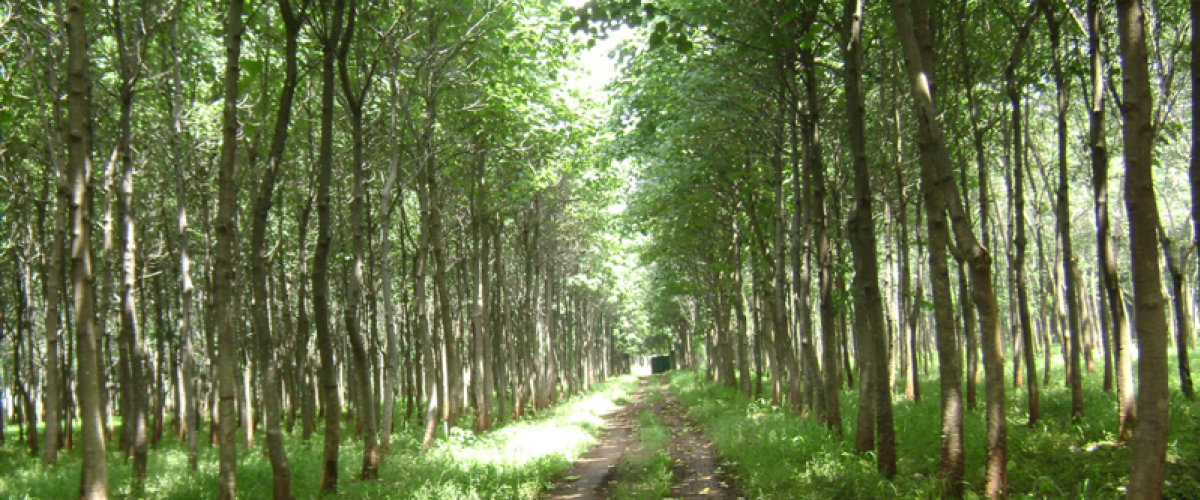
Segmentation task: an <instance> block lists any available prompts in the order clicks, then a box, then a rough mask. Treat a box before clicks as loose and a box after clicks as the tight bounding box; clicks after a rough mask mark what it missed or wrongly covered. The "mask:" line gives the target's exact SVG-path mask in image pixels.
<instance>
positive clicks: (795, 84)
mask: <svg viewBox="0 0 1200 500" xmlns="http://www.w3.org/2000/svg"><path fill="white" fill-rule="evenodd" d="M1188 8H1189V7H1188V5H1187V4H1186V3H1184V2H1175V1H1165V0H1163V1H1156V2H1153V3H1146V4H1144V3H1143V2H1142V1H1139V0H1121V1H1118V2H1115V4H1114V3H1113V2H1105V1H1103V0H1089V1H1087V2H1086V5H1084V2H1058V1H1033V2H1016V3H1014V2H1003V1H989V0H980V1H964V2H942V1H937V0H894V1H891V2H863V1H862V0H846V1H842V2H788V1H784V2H766V3H750V4H738V5H733V4H728V3H723V2H711V1H707V0H670V1H667V0H663V1H656V2H640V1H632V2H626V1H619V0H614V1H597V2H593V3H591V4H589V5H587V6H585V7H583V8H580V9H578V10H577V11H576V12H575V14H576V17H577V22H576V25H575V28H576V29H579V30H590V31H593V32H600V31H604V30H606V29H608V27H609V26H611V24H612V20H620V21H623V22H625V23H628V24H631V25H634V26H640V27H642V29H643V33H644V34H645V39H644V40H645V45H644V46H638V45H634V44H630V45H627V46H625V47H624V48H623V49H622V55H623V56H624V58H625V62H624V65H623V66H624V67H623V69H624V76H623V77H622V79H621V80H620V81H619V83H618V84H617V93H618V94H617V95H618V100H619V101H618V104H617V106H618V109H617V111H618V112H617V122H618V125H617V126H618V127H619V128H620V129H621V130H623V131H624V132H625V133H624V134H623V135H622V136H621V138H620V139H619V141H618V146H619V148H620V149H619V151H618V152H617V153H616V154H617V155H619V156H621V157H627V158H630V159H631V160H632V161H634V162H636V163H637V164H638V165H639V167H640V168H641V172H642V173H641V176H640V178H639V179H638V181H637V190H636V192H635V193H634V194H633V199H632V201H631V202H630V214H631V217H632V218H631V220H632V224H633V225H634V227H635V228H636V229H637V230H639V231H641V232H643V233H645V234H646V235H648V238H647V239H648V241H649V243H648V244H647V245H646V247H645V249H644V251H643V253H642V258H643V260H644V261H645V262H646V263H647V264H649V265H651V266H652V269H651V270H650V271H649V272H650V276H651V280H652V283H651V284H650V285H649V286H650V289H651V290H652V297H653V298H652V300H651V302H650V304H648V307H649V308H650V309H649V311H650V318H651V321H652V322H653V324H655V325H657V326H659V327H661V328H663V329H664V330H668V331H670V332H672V337H673V342H674V345H676V346H677V347H676V349H677V351H678V352H679V353H681V354H682V356H683V357H684V358H685V359H686V360H688V361H692V362H694V361H696V360H698V359H699V357H698V355H699V353H700V352H701V350H700V349H696V348H695V347H696V346H703V350H702V352H703V353H704V354H705V355H706V361H707V362H706V364H705V367H706V370H707V371H708V373H709V375H710V376H711V377H713V378H714V379H716V380H717V381H720V382H723V383H726V384H728V385H729V386H731V387H736V388H740V389H741V390H742V391H745V392H746V394H748V395H753V396H756V397H757V396H759V395H760V394H761V395H763V397H768V396H769V397H770V398H771V399H772V401H774V402H775V403H776V404H785V405H787V406H788V407H791V408H794V409H795V410H797V411H800V412H805V413H806V414H811V415H814V416H815V417H816V418H817V419H819V420H820V421H823V422H825V423H826V424H827V425H828V426H829V427H830V430H831V432H835V433H839V434H840V433H841V432H842V429H841V425H842V424H841V422H842V419H841V416H840V414H839V411H840V409H839V405H838V401H839V398H838V394H839V392H840V390H841V388H842V387H843V386H845V387H855V386H857V388H858V390H859V396H860V397H859V405H858V408H857V411H858V418H857V428H856V429H854V433H855V437H854V442H855V445H856V447H857V448H858V449H859V450H864V451H866V450H875V451H876V453H877V454H876V457H877V460H878V467H879V471H880V472H881V473H882V474H883V475H884V476H886V477H889V478H890V477H892V476H893V475H895V474H896V473H897V470H896V455H895V450H894V444H895V437H894V426H893V423H892V404H893V400H892V398H893V380H896V379H899V383H900V385H902V386H903V388H904V397H907V398H913V399H915V398H919V397H921V392H920V389H921V387H920V384H919V383H918V382H919V380H920V374H919V369H920V367H921V366H922V365H924V364H925V363H926V362H927V361H928V360H929V358H930V357H932V354H931V353H930V352H929V350H930V346H933V347H934V351H935V352H936V357H937V358H936V362H937V367H938V372H937V373H938V376H937V380H938V381H939V385H940V391H939V393H940V397H941V406H942V441H941V467H940V469H941V475H940V478H941V481H942V484H941V486H940V489H941V491H943V492H944V493H945V494H946V495H947V496H951V497H961V496H962V495H963V494H964V489H965V484H966V482H967V481H968V480H969V481H975V479H972V478H966V477H964V475H965V464H964V447H965V446H966V445H967V443H965V438H964V434H963V420H964V412H965V411H968V410H970V409H974V408H976V406H977V404H978V403H977V400H978V398H979V396H978V392H979V389H978V387H977V385H978V382H977V380H978V377H979V371H980V368H979V367H980V365H982V366H983V370H982V371H983V377H984V380H983V389H982V392H983V399H984V404H985V415H986V422H987V424H986V426H987V442H986V448H987V453H986V457H987V458H986V461H987V463H986V467H985V470H986V477H985V478H983V483H982V484H983V493H984V494H986V495H987V496H988V497H992V498H997V497H1003V496H1005V495H1006V492H1007V480H1006V470H1007V458H1006V446H1007V429H1006V410H1005V393H1006V387H1005V384H1006V382H1005V380H1006V378H1005V360H1006V355H1007V356H1011V357H1012V360H1013V366H1012V374H1011V375H1012V379H1013V381H1014V383H1015V384H1016V385H1017V386H1018V387H1023V390H1024V391H1026V393H1027V397H1028V405H1027V412H1028V419H1029V422H1030V423H1033V422H1036V421H1037V420H1038V419H1039V418H1041V408H1040V404H1039V392H1038V391H1039V388H1040V387H1044V385H1045V384H1048V383H1050V360H1051V356H1052V352H1053V350H1055V349H1060V350H1061V352H1062V355H1063V360H1064V365H1065V367H1066V380H1065V382H1066V384H1067V385H1068V387H1069V389H1070V392H1071V395H1072V404H1071V416H1072V417H1073V418H1079V417H1080V416H1081V415H1082V413H1083V411H1084V404H1083V382H1082V381H1083V371H1084V370H1085V364H1084V362H1085V361H1086V369H1087V370H1093V369H1095V368H1094V367H1095V365H1094V361H1093V360H1094V359H1095V356H1096V354H1095V352H1094V351H1095V350H1096V348H1097V347H1099V348H1101V349H1102V351H1103V353H1102V355H1100V356H1101V357H1102V359H1103V370H1104V390H1106V391H1111V390H1114V389H1115V390H1116V392H1117V394H1118V401H1119V405H1118V409H1117V413H1116V415H1114V418H1116V419H1119V421H1120V428H1121V431H1120V438H1121V439H1122V440H1124V439H1128V438H1129V437H1130V436H1134V438H1133V439H1134V446H1133V449H1134V452H1133V469H1132V476H1131V478H1130V485H1129V489H1128V491H1129V495H1130V497H1137V498H1156V497H1159V496H1161V495H1162V488H1163V474H1164V472H1163V471H1164V468H1165V449H1166V443H1167V438H1168V430H1167V412H1168V402H1167V397H1168V393H1167V387H1168V385H1167V380H1168V373H1167V366H1168V365H1167V349H1168V346H1169V340H1168V338H1169V337H1168V332H1169V330H1171V329H1173V330H1174V332H1175V338H1176V341H1175V347H1176V348H1177V349H1178V358H1179V369H1180V372H1179V376H1180V378H1181V388H1182V390H1183V392H1184V393H1185V395H1186V396H1187V397H1189V398H1191V397H1193V388H1192V383H1191V375H1190V372H1189V364H1188V348H1189V344H1191V343H1193V342H1194V329H1193V327H1192V324H1191V319H1190V318H1191V317H1194V315H1195V313H1196V312H1197V311H1196V310H1195V308H1196V303H1195V301H1194V300H1193V299H1191V297H1192V296H1193V294H1192V287H1191V286H1190V285H1189V284H1188V281H1189V280H1188V277H1189V276H1191V273H1193V272H1194V271H1195V269H1196V267H1195V265H1196V259H1195V254H1194V253H1193V250H1194V249H1195V246H1194V244H1193V243H1192V242H1193V239H1192V237H1191V234H1192V233H1191V229H1192V227H1191V226H1190V225H1189V224H1188V223H1187V220H1188V218H1189V216H1191V217H1192V221H1193V222H1194V223H1200V218H1197V217H1196V214H1195V213H1194V210H1195V207H1196V206H1197V204H1198V203H1200V184H1197V181H1198V178H1200V174H1197V169H1196V165H1198V164H1200V163H1197V162H1200V158H1198V157H1197V155H1195V154H1191V152H1190V151H1188V149H1187V148H1188V146H1189V137H1188V136H1187V133H1188V131H1189V127H1190V125H1191V122H1190V121H1189V120H1188V116H1187V115H1186V114H1185V113H1184V110H1185V109H1186V108H1187V104H1188V103H1190V102H1192V97H1191V95H1192V94H1188V92H1189V90H1190V91H1191V92H1194V91H1195V87H1194V86H1190V87H1189V85H1188V81H1187V79H1186V76H1187V74H1188V70H1187V67H1186V64H1187V63H1188V62H1189V61H1191V62H1192V64H1196V59H1195V58H1193V57H1192V53H1191V51H1190V50H1189V46H1188V43H1187V40H1188V37H1189V36H1191V33H1190V32H1189V30H1190V29H1191V28H1189V22H1190V23H1191V26H1192V27H1193V28H1194V27H1195V26H1196V23H1195V22H1193V21H1190V19H1192V18H1191V17H1189V16H1196V15H1200V12H1196V11H1195V10H1194V7H1193V11H1189V10H1188ZM1193 67H1195V66H1193ZM1194 77H1195V73H1193V78H1194ZM1194 109H1195V108H1194V107H1193V110H1194ZM1110 113H1111V114H1114V115H1118V119H1114V120H1109V119H1107V116H1108V115H1109V114H1110ZM1191 130H1194V129H1191ZM1117 137H1119V138H1120V142H1119V144H1120V148H1119V149H1118V150H1119V151H1120V154H1118V155H1114V156H1116V157H1117V158H1122V157H1123V158H1124V161H1123V162H1115V161H1112V160H1110V158H1109V149H1110V146H1109V143H1110V140H1111V141H1112V142H1114V143H1116V142H1117V141H1116V139H1115V138H1117ZM1190 144H1191V145H1192V146H1193V147H1195V146H1196V145H1197V144H1198V142H1197V141H1191V143H1190ZM1189 154H1191V156H1190V161H1191V165H1192V167H1191V171H1190V172H1191V194H1190V195H1189V194H1187V193H1188V185H1187V175H1188V174H1187V171H1186V170H1185V169H1184V167H1183V166H1184V165H1187V164H1188V161H1189ZM1110 163H1115V164H1116V165H1117V166H1118V168H1112V169H1110V166H1109V164H1110ZM1113 179H1123V184H1124V188H1125V189H1124V193H1125V197H1124V199H1125V207H1126V209H1127V210H1119V209H1114V208H1112V207H1110V205H1111V204H1112V203H1111V201H1110V198H1109V192H1110V191H1111V189H1112V188H1111V187H1110V184H1111V183H1113ZM1089 188H1090V189H1089ZM1073 196H1074V198H1075V200H1074V201H1073V200H1072V197H1073ZM1081 196H1082V197H1085V199H1086V200H1087V201H1086V202H1080V201H1078V200H1079V199H1080V197H1081ZM1189 203H1190V205H1189ZM1160 207H1161V212H1160ZM1188 207H1192V208H1191V211H1192V213H1189V208H1188ZM1160 213H1161V214H1162V216H1161V217H1160ZM1125 214H1127V215H1125ZM1121 228H1127V229H1128V233H1127V234H1128V238H1124V237H1120V236H1119V235H1120V234H1121V232H1120V231H1119V229H1121ZM1177 242H1184V243H1183V244H1179V243H1177ZM1089 246H1090V248H1091V250H1086V251H1085V250H1082V249H1083V248H1087V247H1089ZM847 250H848V251H847ZM1118 255H1120V256H1121V258H1120V259H1118V258H1117V256H1118ZM1164 257H1165V259H1164ZM923 261H924V262H923ZM1164 262H1165V267H1166V270H1167V271H1168V274H1169V277H1170V283H1171V287H1170V299H1171V300H1170V302H1169V303H1168V302H1167V300H1166V296H1164V294H1163V286H1162V279H1163V269H1161V268H1160V266H1161V265H1162V264H1163V263H1164ZM926 263H927V264H926ZM1129 290H1132V295H1129V294H1128V291H1129ZM1037 291H1041V293H1038V292H1037ZM1130 308H1132V314H1130V313H1127V309H1130ZM1172 310H1173V315H1174V317H1175V321H1174V323H1173V324H1171V325H1168V322H1167V315H1168V313H1169V312H1171V311H1172ZM1131 319H1132V322H1131V321H1130V320H1131ZM1132 332H1136V340H1137V347H1136V351H1137V354H1134V352H1135V347H1134V343H1133V337H1134V335H1133V334H1132ZM1039 355H1040V356H1041V359H1042V361H1043V363H1044V364H1043V365H1042V366H1040V367H1039V366H1038V356H1039ZM1135 357H1137V358H1138V359H1140V363H1139V364H1138V374H1137V376H1136V380H1137V381H1138V384H1137V387H1138V389H1137V391H1136V403H1135V391H1134V380H1135V376H1134V373H1133V369H1132V366H1133V364H1132V360H1133V359H1134V358H1135ZM852 358H853V360H854V361H853V363H852V361H851V359H852ZM855 368H857V370H855ZM1039 369H1040V370H1042V371H1041V376H1042V377H1043V378H1042V379H1039V371H1038V370H1039ZM856 374H857V380H856V379H855V375H856ZM764 377H766V378H767V379H768V380H767V387H766V388H763V378H764ZM964 383H965V393H964Z"/></svg>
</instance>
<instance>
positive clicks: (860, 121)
mask: <svg viewBox="0 0 1200 500" xmlns="http://www.w3.org/2000/svg"><path fill="white" fill-rule="evenodd" d="M844 22H845V24H844V28H843V29H844V30H845V31H844V32H843V35H842V36H843V46H844V47H845V54H844V55H845V58H846V66H845V68H846V69H845V87H846V88H845V91H846V117H847V126H848V128H849V134H848V136H849V138H850V153H851V161H852V164H853V167H854V208H853V210H852V212H851V216H850V224H849V233H850V249H851V251H852V252H853V254H854V255H853V257H854V267H855V273H854V294H855V303H856V304H857V307H855V318H854V325H855V327H854V331H855V332H857V333H858V334H859V335H863V336H865V337H867V338H868V339H870V341H871V342H874V346H875V348H874V349H872V351H873V352H874V353H875V355H876V358H877V359H876V360H875V363H876V365H877V367H876V370H875V372H874V377H873V378H875V379H876V380H877V382H876V383H875V385H876V391H877V392H876V394H875V400H876V401H875V403H876V408H875V418H876V422H875V426H876V428H877V434H878V435H879V436H880V441H881V443H880V447H879V453H878V455H877V466H878V468H879V471H880V472H881V473H883V474H884V476H885V477H887V478H889V479H890V478H892V477H893V476H895V474H896V457H895V448H894V446H895V444H894V443H895V437H894V436H895V431H894V429H893V422H892V391H891V382H890V371H889V370H887V365H886V364H885V363H882V362H881V361H882V357H883V356H882V355H883V353H886V352H887V338H888V334H887V329H886V328H885V325H884V320H883V297H882V295H881V294H880V291H879V256H878V254H877V244H876V236H875V219H874V216H873V210H872V202H873V200H872V190H871V171H870V168H869V167H868V165H867V143H866V102H865V96H864V91H863V82H862V53H863V48H862V24H863V2H862V0H848V1H847V2H846V7H845V17H844ZM905 253H906V254H907V251H906V252H905ZM905 257H907V255H905ZM824 321H825V319H824V318H822V322H824ZM831 341H832V339H826V343H827V344H830V343H832V342H831ZM825 350H826V356H825V366H826V370H827V371H828V370H829V368H830V366H831V365H832V364H836V351H832V349H831V347H830V346H829V345H826V347H825ZM860 366H862V365H861V363H860ZM914 376H915V374H914ZM914 378H915V377H914ZM826 379H827V380H826V382H825V387H826V391H830V392H828V394H827V397H829V398H830V404H829V409H830V410H831V411H834V412H836V410H837V406H836V405H837V404H838V403H837V402H838V398H837V391H836V387H837V386H838V385H839V384H837V381H836V380H831V377H828V376H827V377H826ZM879 381H882V383H880V382H879ZM913 382H914V383H915V382H916V381H915V380H913ZM834 415H835V416H837V417H838V420H839V422H838V423H837V425H836V427H834V428H835V430H836V431H838V433H840V431H841V426H840V413H835V414H834ZM831 418H832V417H831ZM829 424H830V425H831V426H833V424H834V422H832V421H831V422H829ZM884 443H887V447H886V448H887V449H885V446H883V445H884Z"/></svg>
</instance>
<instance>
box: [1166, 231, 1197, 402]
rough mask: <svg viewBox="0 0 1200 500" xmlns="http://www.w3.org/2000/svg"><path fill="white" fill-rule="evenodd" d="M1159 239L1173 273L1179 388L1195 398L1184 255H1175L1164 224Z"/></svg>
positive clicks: (1190, 325) (1189, 397)
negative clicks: (1183, 267) (1182, 261)
mask: <svg viewBox="0 0 1200 500" xmlns="http://www.w3.org/2000/svg"><path fill="white" fill-rule="evenodd" d="M1158 239H1159V241H1160V242H1161V243H1162V250H1163V257H1164V258H1165V259H1166V261H1167V271H1168V272H1169V273H1170V274H1171V304H1172V305H1174V306H1175V348H1176V352H1177V353H1178V356H1177V361H1176V364H1178V365H1179V389H1180V391H1181V392H1183V396H1184V397H1186V398H1188V400H1195V399H1196V393H1195V389H1194V388H1193V385H1192V368H1191V361H1190V359H1189V356H1188V339H1189V338H1191V335H1192V334H1191V332H1192V320H1191V319H1190V318H1189V317H1188V305H1187V304H1186V302H1185V301H1184V293H1183V289H1184V287H1185V286H1186V284H1187V283H1186V281H1187V279H1186V278H1184V276H1183V270H1181V269H1180V268H1179V261H1180V260H1182V259H1183V256H1182V255H1179V256H1177V255H1175V252H1174V249H1173V245H1172V243H1171V238H1169V237H1168V236H1167V232H1166V230H1165V229H1163V227H1162V225H1161V224H1159V226H1158Z"/></svg>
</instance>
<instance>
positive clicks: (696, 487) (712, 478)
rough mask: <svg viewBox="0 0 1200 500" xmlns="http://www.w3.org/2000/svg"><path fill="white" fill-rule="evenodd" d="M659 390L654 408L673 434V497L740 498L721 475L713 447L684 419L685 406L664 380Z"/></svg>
mask: <svg viewBox="0 0 1200 500" xmlns="http://www.w3.org/2000/svg"><path fill="white" fill-rule="evenodd" d="M660 390H661V391H662V392H663V394H664V396H665V398H664V400H663V402H662V403H660V404H659V405H657V406H658V407H657V408H655V410H656V411H658V415H659V417H660V418H662V421H663V424H664V425H666V426H667V427H670V428H671V433H672V434H673V435H674V436H675V437H674V438H673V439H672V440H671V450H670V453H671V459H672V460H673V461H674V462H675V470H674V472H675V484H673V485H672V486H671V496H672V497H673V498H716V499H729V500H734V499H737V498H740V497H739V495H738V494H737V492H736V491H735V490H734V488H732V487H731V485H730V482H729V480H728V478H726V477H724V474H723V473H722V471H721V469H720V466H719V465H720V462H719V461H718V459H717V453H716V450H715V449H713V445H712V443H711V442H709V440H708V438H706V437H704V435H703V434H701V433H700V430H699V429H698V428H697V427H696V425H695V424H694V423H693V422H692V421H691V420H689V419H688V418H687V416H686V413H685V409H684V407H683V405H682V404H680V403H679V400H677V399H675V395H673V394H671V392H670V390H669V389H668V387H667V385H666V384H665V383H664V384H663V385H662V386H661V388H660Z"/></svg>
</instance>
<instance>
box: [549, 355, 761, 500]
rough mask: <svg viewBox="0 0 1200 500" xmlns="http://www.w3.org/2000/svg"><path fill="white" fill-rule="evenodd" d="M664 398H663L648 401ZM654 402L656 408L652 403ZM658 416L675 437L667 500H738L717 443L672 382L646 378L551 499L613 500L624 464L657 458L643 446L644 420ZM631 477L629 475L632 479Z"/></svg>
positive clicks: (610, 417) (609, 417) (607, 419)
mask: <svg viewBox="0 0 1200 500" xmlns="http://www.w3.org/2000/svg"><path fill="white" fill-rule="evenodd" d="M655 394H661V396H654V397H649V398H648V397H647V396H648V395H655ZM648 400H651V401H654V403H653V404H651V403H647V401H648ZM647 409H649V410H652V411H653V412H654V413H655V414H656V415H657V416H658V418H659V419H661V421H662V423H663V425H664V426H666V427H667V428H668V429H669V430H670V433H671V436H672V438H671V442H670V444H669V446H668V450H667V451H668V453H669V454H670V456H671V461H672V463H673V467H672V470H671V473H672V475H673V478H674V482H673V483H672V484H671V487H670V496H669V497H666V498H704V499H730V500H733V499H737V498H739V496H738V494H737V492H736V491H735V489H734V488H732V487H731V483H730V481H729V478H726V477H724V475H723V473H722V472H721V470H720V467H719V464H720V462H719V460H718V458H717V455H716V451H715V450H714V449H713V446H712V443H710V442H709V441H708V439H707V438H705V437H704V435H703V434H701V433H700V431H699V429H697V428H696V427H695V425H694V424H693V423H692V422H691V421H690V420H688V419H687V417H686V414H685V412H684V408H683V406H682V405H680V404H679V402H678V401H677V400H676V399H675V397H674V396H673V395H672V394H671V393H670V388H669V387H668V386H667V383H666V379H665V378H662V377H647V378H643V379H642V381H641V385H640V386H639V387H638V389H637V390H636V391H635V392H634V394H633V395H632V397H631V398H630V399H629V402H628V403H626V404H625V405H623V406H621V407H620V408H618V409H617V410H615V411H613V412H612V413H610V414H608V415H606V416H605V428H604V431H603V434H602V435H601V441H600V443H599V444H597V445H596V446H595V447H594V448H592V449H591V450H589V451H588V452H587V453H586V454H584V456H583V457H582V458H580V459H579V460H578V461H576V462H575V465H574V466H573V467H572V468H571V469H570V470H568V471H567V472H566V473H565V474H564V475H563V478H562V479H561V480H559V482H558V483H556V484H555V485H554V487H553V488H551V489H550V491H549V492H547V495H546V497H545V498H547V499H571V500H593V499H606V498H609V497H610V494H611V491H612V486H613V485H614V484H617V483H619V482H620V481H622V476H623V473H622V472H621V471H622V468H621V467H618V464H620V463H621V461H622V459H624V458H626V457H627V456H628V455H629V454H630V453H653V452H656V451H657V450H646V449H643V448H642V446H641V445H640V443H639V442H638V438H637V436H638V432H637V430H638V425H639V424H638V414H639V413H641V412H642V411H643V410H647ZM626 474H627V473H626Z"/></svg>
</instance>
